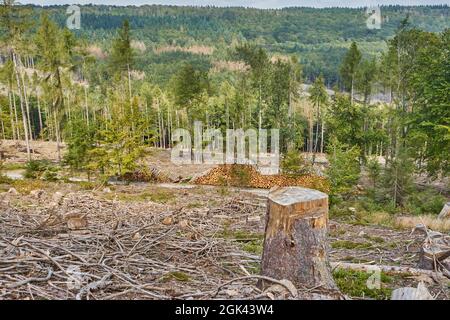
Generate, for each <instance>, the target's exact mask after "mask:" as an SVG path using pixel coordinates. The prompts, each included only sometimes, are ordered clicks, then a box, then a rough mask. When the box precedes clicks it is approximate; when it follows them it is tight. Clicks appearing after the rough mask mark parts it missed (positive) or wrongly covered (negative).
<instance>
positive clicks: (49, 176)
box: [24, 160, 58, 181]
mask: <svg viewBox="0 0 450 320" xmlns="http://www.w3.org/2000/svg"><path fill="white" fill-rule="evenodd" d="M57 172H58V167H57V166H56V165H53V164H52V163H50V162H49V161H47V160H31V161H29V162H28V163H27V165H26V167H25V174H24V177H25V178H26V179H43V180H47V181H54V180H57Z"/></svg>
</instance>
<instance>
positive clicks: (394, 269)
mask: <svg viewBox="0 0 450 320" xmlns="http://www.w3.org/2000/svg"><path fill="white" fill-rule="evenodd" d="M331 268H332V269H333V270H334V269H349V270H355V271H364V272H373V271H377V270H379V271H382V272H384V273H387V274H409V275H412V276H420V275H427V276H429V277H432V278H433V279H440V280H444V279H445V280H446V281H449V279H447V278H446V277H445V276H444V274H443V273H441V272H435V271H432V270H423V269H417V268H411V267H399V266H387V265H371V264H360V263H349V262H331Z"/></svg>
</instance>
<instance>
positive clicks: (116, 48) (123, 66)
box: [110, 20, 135, 72]
mask: <svg viewBox="0 0 450 320" xmlns="http://www.w3.org/2000/svg"><path fill="white" fill-rule="evenodd" d="M134 59H135V54H134V51H133V48H132V47H131V34H130V23H129V21H128V20H124V21H123V24H122V28H121V29H119V31H118V35H117V38H115V39H114V41H113V45H112V50H111V56H110V67H111V69H112V70H113V71H114V72H125V71H129V70H131V68H132V67H133V64H134Z"/></svg>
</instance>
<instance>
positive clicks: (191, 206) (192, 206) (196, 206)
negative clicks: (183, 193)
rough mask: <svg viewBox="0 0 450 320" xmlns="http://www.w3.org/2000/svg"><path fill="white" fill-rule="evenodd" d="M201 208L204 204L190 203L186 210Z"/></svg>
mask: <svg viewBox="0 0 450 320" xmlns="http://www.w3.org/2000/svg"><path fill="white" fill-rule="evenodd" d="M203 206H204V204H203V203H201V202H191V203H189V204H188V205H187V206H186V208H188V209H193V208H202V207H203Z"/></svg>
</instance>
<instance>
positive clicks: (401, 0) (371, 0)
mask: <svg viewBox="0 0 450 320" xmlns="http://www.w3.org/2000/svg"><path fill="white" fill-rule="evenodd" d="M17 2H20V3H34V4H40V5H50V4H88V3H95V4H112V5H142V4H167V5H197V6H205V5H215V6H221V7H229V6H244V7H255V8H283V7H317V8H323V7H365V6H372V5H377V4H379V5H389V4H400V5H428V4H447V5H450V0H17Z"/></svg>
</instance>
